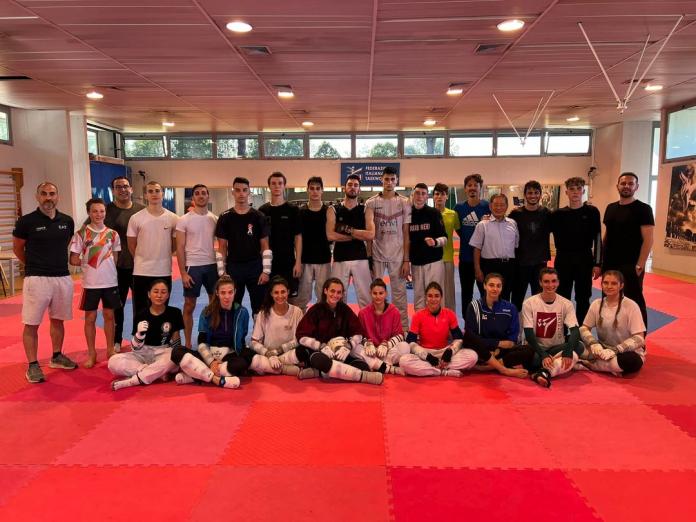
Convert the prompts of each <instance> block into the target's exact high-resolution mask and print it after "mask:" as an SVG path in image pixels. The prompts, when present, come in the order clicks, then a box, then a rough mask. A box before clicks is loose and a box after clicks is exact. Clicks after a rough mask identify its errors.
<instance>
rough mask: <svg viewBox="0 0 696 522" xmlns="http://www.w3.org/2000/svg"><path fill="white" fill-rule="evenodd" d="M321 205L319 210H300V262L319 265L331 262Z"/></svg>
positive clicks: (323, 212) (323, 206)
mask: <svg viewBox="0 0 696 522" xmlns="http://www.w3.org/2000/svg"><path fill="white" fill-rule="evenodd" d="M327 209H328V207H327V206H326V205H322V206H321V208H320V209H319V210H316V211H315V210H310V209H309V207H307V206H303V207H302V208H301V209H300V230H301V232H302V262H303V263H304V264H307V265H309V264H312V265H321V264H325V263H330V262H331V248H330V243H329V240H328V239H326V210H327Z"/></svg>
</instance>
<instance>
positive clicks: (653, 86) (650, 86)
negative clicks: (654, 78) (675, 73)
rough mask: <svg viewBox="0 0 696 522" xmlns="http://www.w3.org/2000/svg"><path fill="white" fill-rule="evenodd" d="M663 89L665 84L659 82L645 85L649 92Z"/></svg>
mask: <svg viewBox="0 0 696 522" xmlns="http://www.w3.org/2000/svg"><path fill="white" fill-rule="evenodd" d="M662 89H663V86H662V85H657V84H648V85H646V86H645V90H646V91H648V92H653V91H661V90H662Z"/></svg>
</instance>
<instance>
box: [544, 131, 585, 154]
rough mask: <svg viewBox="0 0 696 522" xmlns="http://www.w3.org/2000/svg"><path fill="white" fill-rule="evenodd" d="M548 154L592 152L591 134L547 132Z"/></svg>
mask: <svg viewBox="0 0 696 522" xmlns="http://www.w3.org/2000/svg"><path fill="white" fill-rule="evenodd" d="M546 140H547V141H546V153H547V154H587V153H588V152H590V135H589V134H573V135H556V134H547V138H546Z"/></svg>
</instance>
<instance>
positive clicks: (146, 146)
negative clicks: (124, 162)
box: [124, 136, 166, 158]
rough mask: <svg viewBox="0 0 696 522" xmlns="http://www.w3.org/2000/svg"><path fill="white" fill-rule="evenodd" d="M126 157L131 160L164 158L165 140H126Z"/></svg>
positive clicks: (158, 138) (160, 138) (159, 138)
mask: <svg viewBox="0 0 696 522" xmlns="http://www.w3.org/2000/svg"><path fill="white" fill-rule="evenodd" d="M124 141H125V149H126V156H128V157H129V158H164V157H165V156H166V153H165V150H164V138H163V137H161V136H160V137H157V138H128V137H126V138H125V140H124Z"/></svg>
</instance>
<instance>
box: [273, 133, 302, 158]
mask: <svg viewBox="0 0 696 522" xmlns="http://www.w3.org/2000/svg"><path fill="white" fill-rule="evenodd" d="M263 154H264V156H265V157H267V158H304V136H297V137H292V138H288V137H277V138H265V139H264V140H263Z"/></svg>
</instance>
